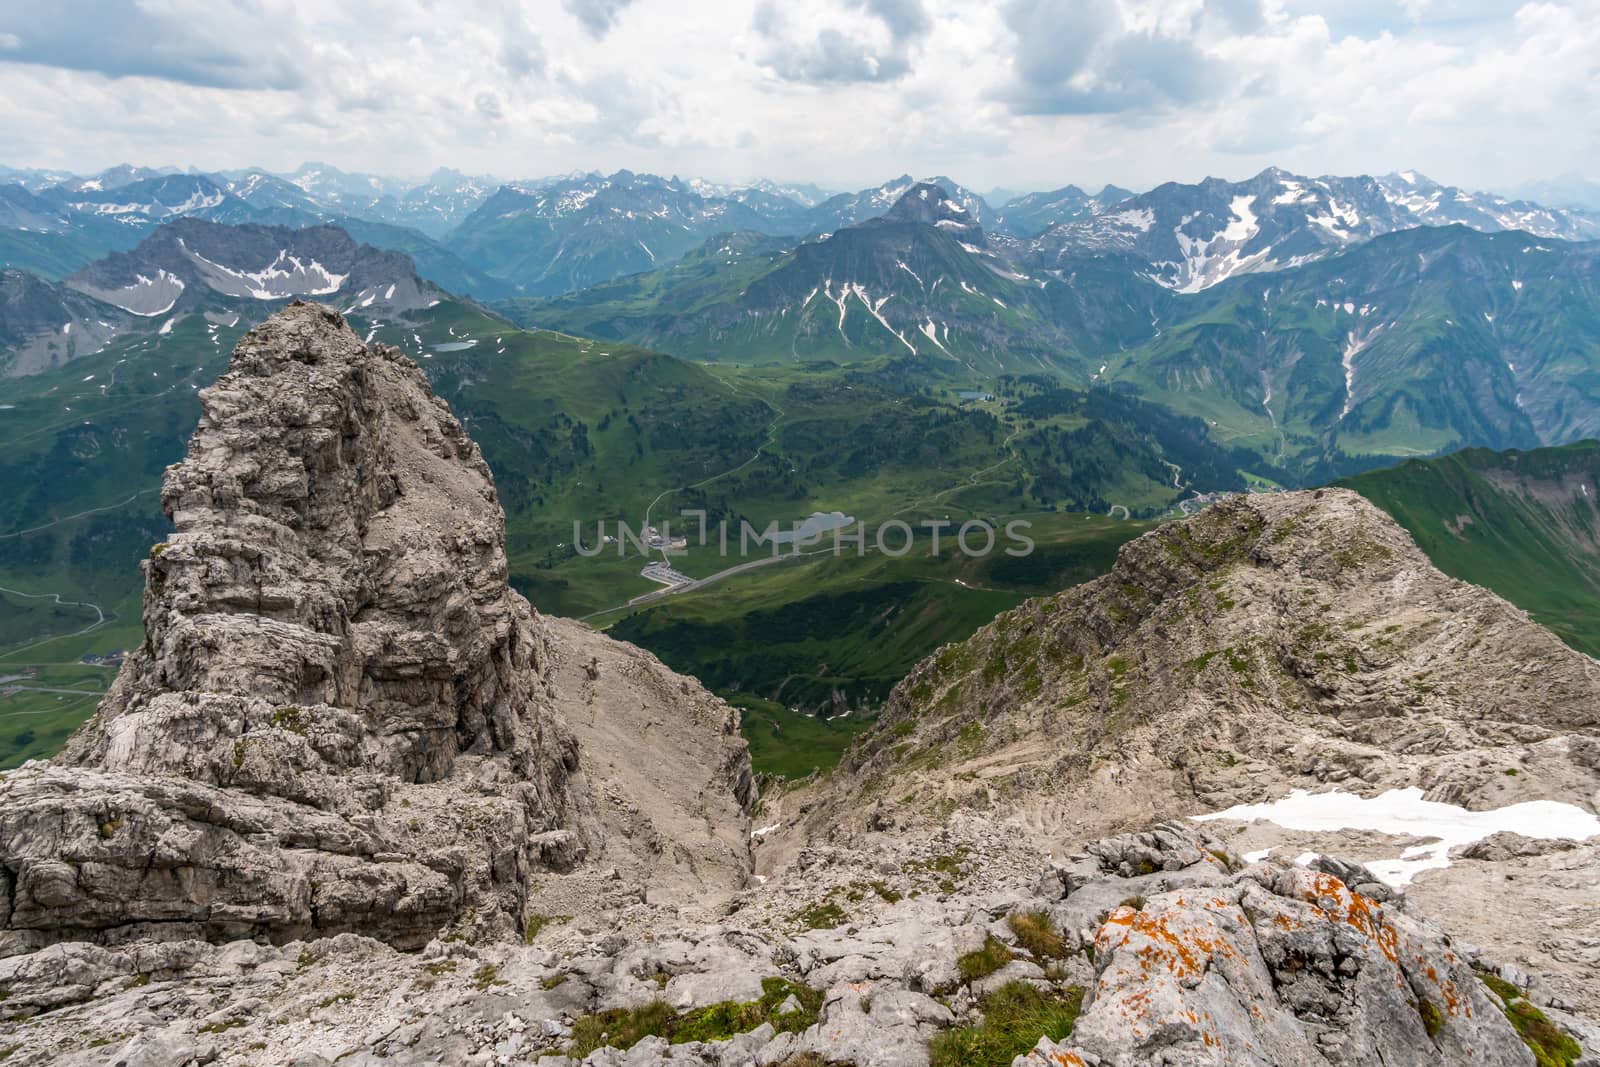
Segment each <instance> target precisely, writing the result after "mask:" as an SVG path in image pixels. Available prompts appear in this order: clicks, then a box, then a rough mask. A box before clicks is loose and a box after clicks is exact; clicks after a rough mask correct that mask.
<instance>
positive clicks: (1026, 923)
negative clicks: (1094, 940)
mask: <svg viewBox="0 0 1600 1067" xmlns="http://www.w3.org/2000/svg"><path fill="white" fill-rule="evenodd" d="M1006 923H1007V925H1009V926H1010V927H1011V932H1012V933H1013V934H1015V935H1016V938H1017V944H1019V945H1021V946H1022V947H1023V948H1025V949H1027V950H1028V951H1029V952H1031V953H1033V954H1034V956H1035V957H1036V958H1038V959H1042V960H1043V959H1054V960H1059V959H1064V958H1065V957H1066V955H1067V943H1066V941H1065V940H1064V939H1063V938H1062V936H1061V931H1060V930H1059V929H1058V928H1057V927H1056V922H1055V920H1054V919H1052V918H1051V917H1050V913H1049V912H1047V911H1042V910H1041V911H1018V912H1012V913H1011V916H1010V917H1009V918H1008V919H1007V920H1006Z"/></svg>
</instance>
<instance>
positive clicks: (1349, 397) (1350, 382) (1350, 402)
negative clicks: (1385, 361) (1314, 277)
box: [1339, 305, 1383, 422]
mask: <svg viewBox="0 0 1600 1067" xmlns="http://www.w3.org/2000/svg"><path fill="white" fill-rule="evenodd" d="M1348 306H1349V305H1346V307H1348ZM1382 332H1383V327H1382V326H1374V327H1373V328H1372V330H1371V331H1370V332H1369V333H1365V334H1360V335H1358V334H1357V333H1356V332H1355V331H1354V330H1351V331H1350V334H1349V336H1348V337H1346V338H1345V342H1344V357H1343V359H1342V362H1343V363H1344V410H1342V411H1340V412H1339V421H1341V422H1343V421H1344V417H1345V416H1346V415H1348V414H1350V409H1351V407H1353V406H1354V405H1355V401H1356V356H1358V355H1360V354H1361V350H1362V349H1364V348H1366V347H1367V346H1368V345H1370V344H1371V343H1372V342H1373V341H1374V340H1375V339H1376V338H1377V336H1378V334H1380V333H1382Z"/></svg>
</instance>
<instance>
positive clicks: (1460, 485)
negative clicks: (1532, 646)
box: [1338, 440, 1600, 656]
mask: <svg viewBox="0 0 1600 1067" xmlns="http://www.w3.org/2000/svg"><path fill="white" fill-rule="evenodd" d="M1338 484H1340V485H1345V486H1348V487H1349V488H1351V489H1354V490H1356V491H1357V492H1359V493H1361V494H1362V495H1363V496H1365V497H1366V498H1367V499H1369V500H1371V501H1372V502H1373V503H1374V504H1377V505H1378V506H1379V507H1381V508H1382V509H1383V510H1385V511H1387V512H1388V513H1389V514H1390V515H1392V516H1393V517H1394V519H1395V521H1397V522H1399V523H1400V524H1401V525H1402V526H1404V527H1405V528H1406V529H1407V530H1409V531H1410V532H1411V536H1412V537H1414V538H1415V539H1416V541H1417V544H1418V545H1419V546H1420V547H1421V548H1422V550H1423V551H1424V552H1426V553H1427V554H1428V558H1429V559H1431V560H1433V562H1434V564H1435V565H1437V566H1438V567H1439V569H1440V570H1442V571H1444V572H1445V573H1446V574H1449V575H1451V576H1453V577H1456V578H1460V579H1462V580H1464V581H1468V582H1472V583H1474V584H1476V585H1481V586H1485V587H1487V588H1489V589H1492V590H1494V591H1495V592H1496V593H1499V594H1500V595H1501V596H1503V597H1505V598H1506V599H1507V600H1509V601H1511V602H1512V603H1513V604H1516V605H1517V606H1518V607H1520V608H1523V609H1525V610H1526V611H1527V612H1529V613H1530V614H1531V615H1533V617H1534V618H1536V619H1538V620H1539V621H1540V622H1542V623H1544V624H1545V625H1546V626H1548V627H1549V628H1550V629H1551V630H1554V631H1555V632H1556V633H1557V634H1559V635H1560V636H1561V638H1562V639H1563V640H1565V641H1566V642H1567V643H1568V644H1570V645H1571V646H1572V647H1574V648H1576V649H1579V650H1581V651H1583V652H1587V653H1588V654H1589V655H1591V656H1600V441H1592V440H1591V441H1581V442H1579V443H1577V444H1573V445H1567V446H1565V447H1563V448H1539V449H1534V450H1532V451H1528V452H1518V451H1509V452H1491V451H1489V450H1487V449H1481V448H1474V449H1468V450H1466V451H1463V452H1457V453H1455V454H1454V455H1449V456H1444V457H1442V458H1439V459H1429V460H1413V461H1411V462H1408V463H1403V464H1401V465H1400V466H1398V467H1391V468H1389V469H1387V470H1379V471H1371V472H1368V473H1366V474H1361V475H1358V476H1355V477H1353V478H1347V479H1345V480H1344V481H1342V482H1340V483H1338Z"/></svg>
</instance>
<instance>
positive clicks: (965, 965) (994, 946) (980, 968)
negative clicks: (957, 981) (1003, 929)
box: [956, 934, 1011, 982]
mask: <svg viewBox="0 0 1600 1067" xmlns="http://www.w3.org/2000/svg"><path fill="white" fill-rule="evenodd" d="M1010 962H1011V950H1010V949H1009V948H1007V947H1006V944H1005V942H1004V941H1001V940H1000V939H999V938H997V937H995V936H994V935H993V934H989V935H987V936H986V937H985V938H984V939H983V947H982V948H979V949H973V950H972V951H971V952H968V953H966V954H964V955H962V956H961V957H960V958H958V959H957V960H956V969H957V970H958V971H960V972H961V980H962V981H963V982H976V981H977V980H978V979H980V978H987V977H988V976H989V975H991V974H993V973H994V972H996V971H998V970H999V969H1000V968H1002V967H1004V966H1005V965H1006V964H1008V963H1010Z"/></svg>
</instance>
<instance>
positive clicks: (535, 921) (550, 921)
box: [522, 914, 572, 945]
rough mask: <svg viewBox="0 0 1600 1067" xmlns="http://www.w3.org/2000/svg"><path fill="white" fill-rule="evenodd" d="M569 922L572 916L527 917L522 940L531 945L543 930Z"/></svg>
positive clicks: (535, 915) (536, 915)
mask: <svg viewBox="0 0 1600 1067" xmlns="http://www.w3.org/2000/svg"><path fill="white" fill-rule="evenodd" d="M571 921H572V916H570V915H538V914H534V915H530V916H528V928H527V930H525V931H524V932H523V935H522V936H523V940H524V941H526V942H527V943H528V944H530V945H531V944H533V939H534V938H536V937H538V936H539V934H540V932H542V931H543V930H544V929H545V928H547V927H550V926H558V925H560V924H561V923H564V922H571Z"/></svg>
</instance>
